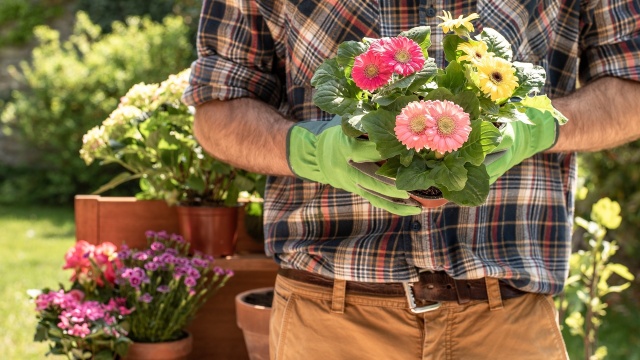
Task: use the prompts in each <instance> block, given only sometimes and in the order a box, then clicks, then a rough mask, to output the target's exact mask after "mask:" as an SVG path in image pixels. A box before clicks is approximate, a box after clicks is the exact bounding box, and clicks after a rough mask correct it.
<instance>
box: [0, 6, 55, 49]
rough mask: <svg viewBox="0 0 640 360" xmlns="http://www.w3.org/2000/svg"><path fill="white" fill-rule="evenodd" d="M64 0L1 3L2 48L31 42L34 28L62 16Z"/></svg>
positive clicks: (0, 30)
mask: <svg viewBox="0 0 640 360" xmlns="http://www.w3.org/2000/svg"><path fill="white" fill-rule="evenodd" d="M62 2H64V0H58V1H56V0H31V1H25V0H2V1H0V47H2V46H5V45H20V44H24V43H25V42H27V41H29V40H31V38H32V37H33V28H34V27H35V26H37V25H42V24H44V23H45V22H47V21H49V20H50V19H52V18H54V17H57V16H60V15H61V14H62V11H63V8H62V5H61V3H62Z"/></svg>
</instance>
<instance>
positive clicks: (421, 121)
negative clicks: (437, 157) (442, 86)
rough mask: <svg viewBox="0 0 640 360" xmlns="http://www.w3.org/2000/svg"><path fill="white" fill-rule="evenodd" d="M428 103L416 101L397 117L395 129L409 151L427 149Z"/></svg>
mask: <svg viewBox="0 0 640 360" xmlns="http://www.w3.org/2000/svg"><path fill="white" fill-rule="evenodd" d="M426 104H427V103H426V102H424V101H414V102H410V103H409V104H407V106H405V107H404V109H402V111H400V114H398V115H397V116H396V127H395V128H394V129H393V130H394V132H395V133H396V137H397V138H398V140H399V141H400V142H401V143H402V144H403V145H405V146H406V147H407V149H416V150H418V151H419V150H422V149H424V148H425V147H427V143H428V139H427V134H426V133H425V130H426V129H427V108H426Z"/></svg>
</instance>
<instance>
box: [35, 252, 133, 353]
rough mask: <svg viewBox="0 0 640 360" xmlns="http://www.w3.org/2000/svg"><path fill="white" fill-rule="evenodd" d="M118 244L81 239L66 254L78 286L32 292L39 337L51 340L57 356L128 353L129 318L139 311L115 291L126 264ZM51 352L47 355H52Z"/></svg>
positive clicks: (40, 339)
mask: <svg viewBox="0 0 640 360" xmlns="http://www.w3.org/2000/svg"><path fill="white" fill-rule="evenodd" d="M115 249H116V248H115V246H114V245H113V244H111V243H103V244H100V245H98V246H94V245H91V244H89V243H87V242H85V241H79V242H77V243H76V244H75V246H73V247H72V248H71V249H69V251H67V253H66V255H65V259H66V263H65V265H64V268H65V269H72V270H73V275H72V276H71V280H72V286H71V287H70V288H69V289H64V288H63V287H61V288H60V289H59V290H57V291H55V290H51V289H48V288H45V289H42V290H30V291H29V293H30V295H31V296H32V297H33V299H34V302H35V304H36V313H37V315H36V317H37V319H38V322H37V327H36V333H35V335H34V340H35V341H40V342H42V341H48V342H49V343H50V344H49V352H48V354H52V355H65V356H66V357H67V358H69V359H114V358H117V356H123V355H124V354H126V352H127V350H128V348H129V346H130V344H131V340H130V339H129V338H128V337H127V335H128V331H129V330H128V329H129V325H128V322H127V316H128V315H129V314H130V313H131V312H132V311H133V309H132V308H130V307H128V306H127V305H126V299H124V298H122V297H119V296H117V294H116V293H115V288H114V283H115V272H116V271H117V269H118V267H119V266H120V261H119V260H118V258H117V256H116V253H115ZM48 354H47V355H48Z"/></svg>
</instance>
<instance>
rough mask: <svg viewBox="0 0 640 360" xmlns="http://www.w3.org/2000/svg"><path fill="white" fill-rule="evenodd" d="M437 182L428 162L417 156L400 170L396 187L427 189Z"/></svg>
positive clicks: (402, 188)
mask: <svg viewBox="0 0 640 360" xmlns="http://www.w3.org/2000/svg"><path fill="white" fill-rule="evenodd" d="M435 184H436V182H435V180H434V179H433V177H432V176H431V171H430V169H429V168H428V167H427V162H426V161H425V160H424V159H422V158H421V157H415V158H414V159H413V161H412V162H411V164H410V165H409V166H407V167H400V168H399V170H398V177H397V178H396V187H397V188H398V189H400V190H407V191H411V190H425V189H428V188H430V187H431V186H434V185H435Z"/></svg>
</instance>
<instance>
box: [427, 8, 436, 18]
mask: <svg viewBox="0 0 640 360" xmlns="http://www.w3.org/2000/svg"><path fill="white" fill-rule="evenodd" d="M434 16H436V9H434V8H432V7H430V8H428V9H427V17H430V18H432V17H434Z"/></svg>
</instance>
